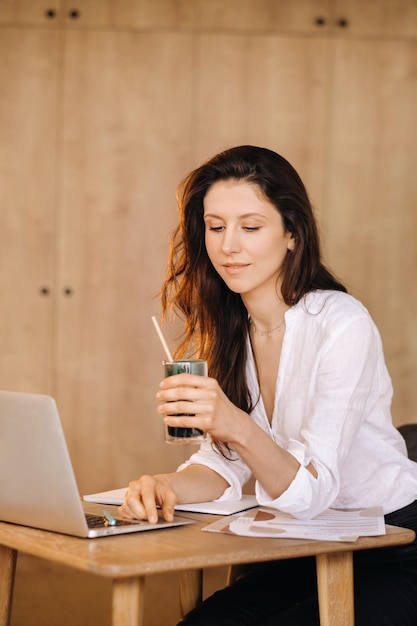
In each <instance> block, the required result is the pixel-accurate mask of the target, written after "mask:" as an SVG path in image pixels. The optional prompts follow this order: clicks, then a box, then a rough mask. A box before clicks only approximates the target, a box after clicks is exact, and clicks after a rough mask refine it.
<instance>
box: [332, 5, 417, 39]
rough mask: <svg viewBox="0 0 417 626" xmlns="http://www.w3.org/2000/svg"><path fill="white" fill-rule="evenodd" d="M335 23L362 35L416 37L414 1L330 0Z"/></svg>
mask: <svg viewBox="0 0 417 626" xmlns="http://www.w3.org/2000/svg"><path fill="white" fill-rule="evenodd" d="M334 7H335V10H334V17H335V26H336V27H337V26H339V27H341V28H343V30H344V31H345V33H346V34H349V35H353V36H366V37H401V38H406V37H414V38H415V37H416V36H417V2H415V0H334Z"/></svg>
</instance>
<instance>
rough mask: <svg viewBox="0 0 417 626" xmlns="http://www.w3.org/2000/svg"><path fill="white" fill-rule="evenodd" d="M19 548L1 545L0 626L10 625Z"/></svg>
mask: <svg viewBox="0 0 417 626" xmlns="http://www.w3.org/2000/svg"><path fill="white" fill-rule="evenodd" d="M16 559H17V550H13V549H12V548H6V546H0V626H9V624H10V615H11V612H12V601H13V587H14V575H15V571H16Z"/></svg>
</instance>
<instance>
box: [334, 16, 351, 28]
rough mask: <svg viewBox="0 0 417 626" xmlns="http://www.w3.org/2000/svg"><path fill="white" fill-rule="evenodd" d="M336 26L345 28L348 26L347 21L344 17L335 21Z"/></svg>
mask: <svg viewBox="0 0 417 626" xmlns="http://www.w3.org/2000/svg"><path fill="white" fill-rule="evenodd" d="M337 24H338V26H340V28H347V27H348V26H349V21H348V20H347V19H346V18H345V17H341V18H339V19H338V20H337Z"/></svg>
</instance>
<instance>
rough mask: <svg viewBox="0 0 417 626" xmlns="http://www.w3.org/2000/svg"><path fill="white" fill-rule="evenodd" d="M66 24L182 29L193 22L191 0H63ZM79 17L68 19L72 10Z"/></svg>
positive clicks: (192, 0)
mask: <svg viewBox="0 0 417 626" xmlns="http://www.w3.org/2000/svg"><path fill="white" fill-rule="evenodd" d="M63 1H64V2H65V5H66V9H65V14H66V16H67V25H68V26H74V27H75V28H79V27H83V26H94V27H97V26H101V27H105V28H109V27H116V28H119V27H123V28H140V29H152V28H158V29H164V28H169V29H182V28H187V27H191V26H192V25H193V20H194V0H117V1H116V2H115V1H114V0H77V1H76V2H72V1H70V0H63ZM74 7H75V8H76V9H77V11H78V14H79V15H78V17H77V18H76V19H75V20H74V19H71V17H69V18H68V16H70V12H71V9H73V8H74Z"/></svg>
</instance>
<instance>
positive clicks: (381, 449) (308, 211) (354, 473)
mask: <svg viewBox="0 0 417 626" xmlns="http://www.w3.org/2000/svg"><path fill="white" fill-rule="evenodd" d="M178 208H179V226H178V228H177V230H176V232H175V234H174V236H173V241H172V247H171V252H170V260H169V269H168V275H167V278H166V281H165V283H164V285H163V288H162V304H163V310H164V313H166V312H167V310H168V309H169V308H173V309H175V310H176V311H177V312H178V313H179V314H180V315H181V316H182V317H183V319H184V329H185V330H184V340H183V343H182V344H181V345H180V346H179V348H178V350H177V352H176V357H177V358H179V357H180V356H188V357H190V356H194V357H195V356H198V358H202V359H207V361H208V365H209V377H207V378H204V377H201V376H194V375H191V374H179V375H177V376H171V377H169V378H166V379H165V380H163V381H162V382H161V384H160V387H159V391H158V393H157V400H158V403H159V405H158V410H159V413H160V414H161V415H164V416H165V418H164V421H165V422H166V423H167V424H168V425H169V426H174V427H194V428H200V429H202V430H203V431H205V433H207V441H206V442H205V443H203V444H202V446H201V448H200V449H199V451H198V452H196V453H195V454H193V455H192V456H191V458H190V459H189V460H188V461H187V462H186V463H185V464H184V465H183V466H181V467H180V468H179V470H178V471H177V472H175V473H172V474H163V475H156V476H142V477H141V478H140V479H139V480H135V481H133V482H131V483H130V485H129V490H128V493H127V495H126V499H125V503H124V504H123V506H122V507H121V512H122V514H123V515H125V516H127V517H137V518H147V519H149V520H150V521H153V520H155V519H156V516H157V512H156V505H157V504H159V505H160V506H161V507H162V511H163V515H164V516H165V518H166V519H168V520H170V519H172V516H173V511H174V505H175V503H176V502H196V501H201V500H213V499H223V500H227V499H234V500H235V499H238V498H239V497H240V496H241V493H242V487H243V485H244V484H245V483H246V482H247V480H248V479H249V478H250V477H251V476H253V477H254V478H255V481H256V483H255V484H256V496H257V499H258V501H259V503H260V504H261V505H264V506H269V507H273V508H276V509H279V510H281V511H285V512H288V513H291V514H292V515H294V516H295V517H298V518H303V519H309V518H312V517H314V516H315V515H317V514H319V513H320V512H321V511H323V510H324V509H326V508H328V507H335V508H337V507H339V508H340V507H343V508H359V507H369V506H382V507H383V510H384V514H385V516H386V522H387V523H390V524H395V525H399V526H405V527H409V528H413V529H414V530H417V502H416V498H417V464H415V463H413V462H412V461H410V460H409V459H408V458H407V454H406V448H405V443H404V441H403V439H402V437H401V436H400V435H399V433H398V432H397V430H396V429H395V428H394V426H393V424H392V419H391V413H390V405H391V396H392V389H391V381H390V378H389V375H388V373H387V369H386V366H385V362H384V355H383V349H382V345H381V340H380V336H379V333H378V331H377V329H376V327H375V325H374V323H373V321H372V319H371V317H370V315H369V313H368V311H367V310H366V309H365V308H364V306H362V304H360V303H359V302H358V301H357V300H355V299H354V298H353V297H352V296H350V295H348V294H347V292H346V289H345V287H344V286H343V285H342V284H341V283H340V282H339V281H338V280H337V279H336V278H335V277H334V276H333V275H332V274H331V273H330V272H329V270H328V269H326V267H325V266H324V264H323V262H322V259H321V252H320V244H319V236H318V231H317V225H316V221H315V218H314V215H313V211H312V208H311V205H310V202H309V199H308V196H307V193H306V190H305V187H304V185H303V183H302V181H301V179H300V177H299V176H298V174H297V173H296V171H295V170H294V169H293V167H292V166H291V165H290V164H289V163H288V162H287V161H286V160H285V159H284V158H283V157H281V156H279V155H278V154H276V153H275V152H272V151H270V150H267V149H264V148H258V147H253V146H240V147H237V148H233V149H230V150H227V151H225V152H222V153H220V154H218V155H217V156H215V157H214V158H212V159H211V160H209V161H208V162H207V163H205V164H203V165H202V166H201V167H199V168H197V169H196V170H195V171H193V172H191V174H189V176H188V177H187V178H186V179H185V181H184V182H183V183H182V185H181V186H180V188H179V193H178ZM175 413H185V414H187V413H188V414H192V415H193V416H192V417H186V416H181V417H175V416H172V414H175ZM355 612H356V622H355V623H356V625H357V626H372V625H373V624H378V626H382V625H386V626H408V625H409V626H415V625H416V624H417V545H416V544H410V545H408V546H405V547H398V548H390V549H384V550H377V551H374V552H372V551H370V552H369V553H367V552H358V553H356V554H355ZM182 623H183V624H188V625H190V626H191V625H194V624H195V625H197V624H198V625H199V626H202V625H207V626H208V625H210V626H226V625H227V626H232V625H233V626H237V625H248V626H249V625H256V626H260V625H262V626H266V625H280V626H283V625H286V626H289V625H290V624H291V625H299V626H306V625H308V626H310V625H315V626H316V625H318V608H317V593H316V579H315V565H314V560H312V559H304V560H303V561H300V560H295V561H294V560H292V561H289V562H286V561H279V562H273V563H268V564H266V565H265V564H263V565H258V566H256V567H248V568H246V571H244V572H243V574H242V575H241V576H240V577H239V578H238V579H237V580H236V581H235V582H234V583H233V584H232V585H231V586H229V587H227V588H226V589H224V590H222V591H219V592H217V593H216V594H214V596H212V597H211V598H209V599H207V600H206V601H205V602H203V604H202V605H201V606H200V607H198V608H197V609H195V610H194V611H192V612H191V613H190V614H188V615H187V616H185V618H184V620H183V622H182Z"/></svg>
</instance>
